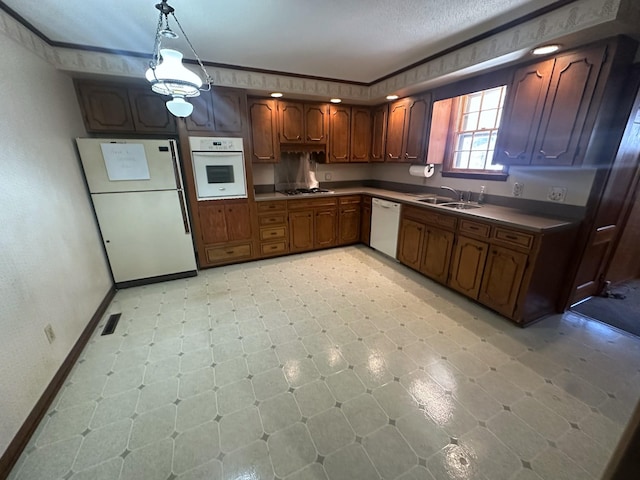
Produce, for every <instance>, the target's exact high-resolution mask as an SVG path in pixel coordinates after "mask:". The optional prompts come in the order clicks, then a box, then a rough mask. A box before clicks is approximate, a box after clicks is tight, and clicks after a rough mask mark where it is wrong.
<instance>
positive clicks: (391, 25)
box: [0, 0, 558, 82]
mask: <svg viewBox="0 0 640 480" xmlns="http://www.w3.org/2000/svg"><path fill="white" fill-rule="evenodd" d="M157 1H158V0H135V1H132V0H110V1H106V0H58V1H51V0H4V2H0V3H4V4H5V5H7V6H8V7H9V8H11V9H12V10H13V11H15V12H16V13H18V14H19V15H20V16H22V17H23V18H24V19H25V20H26V21H27V22H29V23H30V24H31V25H32V26H33V27H35V28H36V29H37V30H39V31H40V32H41V33H42V34H44V35H45V36H46V37H48V39H50V40H51V41H53V42H63V43H70V44H75V45H84V46H91V47H101V48H108V49H117V50H125V51H130V52H137V53H143V54H144V53H150V52H151V50H152V48H153V40H154V39H153V37H154V33H155V27H156V22H157V19H158V11H157V10H156V9H155V8H154V4H155V3H157ZM554 3H558V2H556V1H552V0H482V1H478V0H323V1H311V0H227V1H223V0H215V1H211V0H209V1H207V0H170V1H169V4H170V5H172V6H173V7H174V8H175V9H176V12H175V13H176V16H177V18H178V20H179V21H180V23H181V24H182V26H183V28H184V29H185V31H186V33H187V35H188V36H189V38H190V40H191V42H192V43H193V44H194V46H195V48H196V51H197V52H198V54H199V55H200V56H201V57H202V59H203V60H205V61H207V62H213V63H219V64H227V65H234V66H241V67H248V68H252V69H264V70H272V71H278V72H286V73H295V74H300V75H305V76H317V77H325V78H334V79H342V80H348V81H353V82H372V81H374V80H377V79H379V78H380V77H383V76H385V75H387V74H390V73H393V72H394V71H397V70H399V69H401V68H403V67H406V66H408V65H410V64H413V63H415V62H418V61H420V60H422V59H424V58H426V57H429V56H431V55H433V54H436V53H438V52H441V51H442V50H444V49H446V48H448V47H451V46H453V45H456V44H458V43H460V42H462V41H465V40H468V39H470V38H473V37H474V36H476V35H479V34H482V33H485V32H487V31H489V30H491V29H493V28H495V27H498V26H501V25H504V24H505V23H507V22H509V21H512V20H515V19H517V18H520V17H522V16H524V15H526V14H528V13H531V12H533V11H536V10H538V9H540V8H542V7H545V6H548V5H551V4H554ZM171 26H172V28H173V29H174V30H178V29H177V28H175V24H173V23H171ZM183 42H184V39H179V40H176V41H167V42H166V43H164V45H165V46H173V47H176V48H178V49H180V50H182V51H183V52H185V56H187V57H193V56H192V55H191V56H190V55H188V54H186V52H187V50H188V47H187V46H186V45H185V44H184V43H183Z"/></svg>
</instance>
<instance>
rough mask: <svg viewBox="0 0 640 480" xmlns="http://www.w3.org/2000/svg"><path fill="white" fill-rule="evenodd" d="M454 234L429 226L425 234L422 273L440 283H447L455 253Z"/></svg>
mask: <svg viewBox="0 0 640 480" xmlns="http://www.w3.org/2000/svg"><path fill="white" fill-rule="evenodd" d="M453 239H454V235H453V232H447V231H446V230H441V229H439V228H434V227H431V226H427V227H426V229H425V233H424V253H423V254H422V263H421V264H420V271H421V272H422V273H424V274H425V275H426V276H427V277H430V278H433V279H434V280H437V281H438V282H440V283H447V277H448V275H449V263H450V261H451V252H452V251H453Z"/></svg>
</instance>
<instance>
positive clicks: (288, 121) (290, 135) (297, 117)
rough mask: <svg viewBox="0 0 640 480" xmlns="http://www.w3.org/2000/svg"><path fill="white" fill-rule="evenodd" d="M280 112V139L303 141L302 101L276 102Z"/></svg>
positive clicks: (288, 141) (286, 141)
mask: <svg viewBox="0 0 640 480" xmlns="http://www.w3.org/2000/svg"><path fill="white" fill-rule="evenodd" d="M278 109H279V112H280V141H281V142H284V143H303V142H304V106H303V105H302V103H293V102H278Z"/></svg>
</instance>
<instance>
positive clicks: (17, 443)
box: [0, 286, 116, 480]
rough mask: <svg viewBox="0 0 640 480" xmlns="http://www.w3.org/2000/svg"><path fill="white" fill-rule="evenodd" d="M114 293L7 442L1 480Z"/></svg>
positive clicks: (0, 467)
mask: <svg viewBox="0 0 640 480" xmlns="http://www.w3.org/2000/svg"><path fill="white" fill-rule="evenodd" d="M115 294H116V289H115V286H112V287H111V288H110V289H109V291H108V292H107V294H106V295H105V297H104V299H103V300H102V302H100V305H99V306H98V308H97V309H96V312H95V313H94V314H93V317H91V320H90V321H89V323H88V324H87V326H86V327H85V328H84V330H83V331H82V333H81V334H80V337H79V338H78V340H77V341H76V343H75V345H74V346H73V348H72V349H71V351H70V352H69V354H68V355H67V358H65V359H64V362H62V365H60V368H59V369H58V371H57V372H56V374H55V375H54V376H53V379H51V382H49V385H47V388H46V389H45V391H44V393H43V394H42V396H41V397H40V399H39V400H38V402H37V403H36V405H35V406H34V407H33V409H32V410H31V413H29V416H28V417H27V419H26V420H25V421H24V423H23V424H22V427H20V430H18V433H16V436H15V437H14V438H13V440H12V441H11V443H9V446H8V447H7V450H6V451H5V452H4V453H3V454H2V457H0V480H6V478H7V477H8V476H9V474H10V473H11V469H12V468H13V466H14V465H15V464H16V462H17V461H18V458H19V457H20V454H21V453H22V451H23V450H24V448H25V447H26V446H27V443H29V440H30V439H31V435H33V432H34V431H35V430H36V428H37V427H38V424H39V423H40V420H42V417H44V415H45V414H46V413H47V410H48V409H49V406H50V405H51V402H53V399H54V398H55V397H56V395H57V394H58V391H59V390H60V388H61V387H62V385H63V384H64V381H65V380H66V378H67V375H69V372H70V371H71V368H72V367H73V366H74V365H75V363H76V360H78V357H79V356H80V353H81V352H82V349H83V348H84V347H85V345H86V344H87V342H88V341H89V339H90V338H91V334H92V333H93V331H94V330H95V329H96V327H97V326H98V323H100V320H101V319H102V316H103V315H104V312H106V311H107V307H108V306H109V304H110V303H111V300H113V297H114V296H115Z"/></svg>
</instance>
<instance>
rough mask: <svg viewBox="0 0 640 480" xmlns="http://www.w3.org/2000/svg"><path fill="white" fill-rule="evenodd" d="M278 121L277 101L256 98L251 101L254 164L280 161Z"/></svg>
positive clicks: (250, 120) (250, 116)
mask: <svg viewBox="0 0 640 480" xmlns="http://www.w3.org/2000/svg"><path fill="white" fill-rule="evenodd" d="M277 119H278V109H277V102H276V101H275V100H270V99H264V98H254V99H251V100H250V101H249V123H250V125H251V128H250V135H251V161H252V162H254V163H276V162H279V161H280V142H278V128H277Z"/></svg>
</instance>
